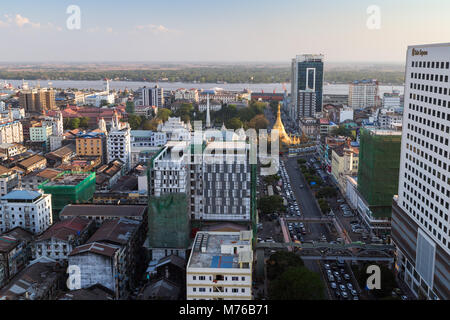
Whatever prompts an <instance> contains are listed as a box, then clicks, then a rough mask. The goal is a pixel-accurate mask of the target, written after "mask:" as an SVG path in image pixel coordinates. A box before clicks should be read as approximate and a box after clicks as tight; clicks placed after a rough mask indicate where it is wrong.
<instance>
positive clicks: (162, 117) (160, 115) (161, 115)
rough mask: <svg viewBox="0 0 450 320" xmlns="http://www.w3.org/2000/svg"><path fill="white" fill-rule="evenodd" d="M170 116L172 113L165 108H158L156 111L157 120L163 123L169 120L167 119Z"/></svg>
mask: <svg viewBox="0 0 450 320" xmlns="http://www.w3.org/2000/svg"><path fill="white" fill-rule="evenodd" d="M171 115H172V111H171V110H169V109H166V108H159V109H158V116H157V117H158V118H159V119H160V120H162V121H164V122H166V121H167V120H169V117H170V116H171Z"/></svg>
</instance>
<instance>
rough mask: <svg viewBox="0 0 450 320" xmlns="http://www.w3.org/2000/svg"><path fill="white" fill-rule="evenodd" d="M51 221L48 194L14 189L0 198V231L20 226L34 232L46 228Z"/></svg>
mask: <svg viewBox="0 0 450 320" xmlns="http://www.w3.org/2000/svg"><path fill="white" fill-rule="evenodd" d="M52 223H53V218H52V200H51V195H50V194H42V193H41V192H38V191H30V190H14V191H11V192H10V193H8V194H7V195H5V196H3V197H1V200H0V232H6V231H9V230H11V229H14V228H16V227H21V228H23V229H25V230H28V231H30V232H32V233H34V234H39V233H41V232H44V231H45V230H47V229H48V228H49V227H50V226H51V225H52Z"/></svg>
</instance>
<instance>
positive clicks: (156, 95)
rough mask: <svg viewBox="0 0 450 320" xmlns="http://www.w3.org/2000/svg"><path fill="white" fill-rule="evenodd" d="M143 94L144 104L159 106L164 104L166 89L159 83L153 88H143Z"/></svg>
mask: <svg viewBox="0 0 450 320" xmlns="http://www.w3.org/2000/svg"><path fill="white" fill-rule="evenodd" d="M141 95H142V105H143V106H156V107H157V108H162V107H163V106H164V89H163V88H160V87H159V86H157V85H156V86H155V87H153V88H147V87H143V88H141Z"/></svg>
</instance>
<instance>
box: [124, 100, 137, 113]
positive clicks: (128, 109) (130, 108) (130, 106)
mask: <svg viewBox="0 0 450 320" xmlns="http://www.w3.org/2000/svg"><path fill="white" fill-rule="evenodd" d="M125 111H126V112H127V113H128V114H129V115H130V114H133V113H134V112H135V106H134V102H133V101H127V106H126V108H125Z"/></svg>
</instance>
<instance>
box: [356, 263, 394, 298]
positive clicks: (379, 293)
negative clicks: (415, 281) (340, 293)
mask: <svg viewBox="0 0 450 320" xmlns="http://www.w3.org/2000/svg"><path fill="white" fill-rule="evenodd" d="M371 264H373V263H366V264H364V265H362V266H361V267H360V268H358V267H354V268H353V272H354V274H355V277H356V279H357V281H358V284H359V286H360V288H361V289H362V288H366V286H367V279H368V278H369V276H370V274H367V268H368V267H369V265H371ZM378 266H379V267H380V271H381V289H373V290H371V291H370V292H371V293H372V294H373V295H374V296H375V297H377V298H379V299H381V298H385V297H390V296H392V291H393V290H394V288H396V287H397V282H396V280H395V275H394V272H393V270H390V269H389V268H388V267H386V266H385V265H382V264H381V265H380V264H379V265H378Z"/></svg>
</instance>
